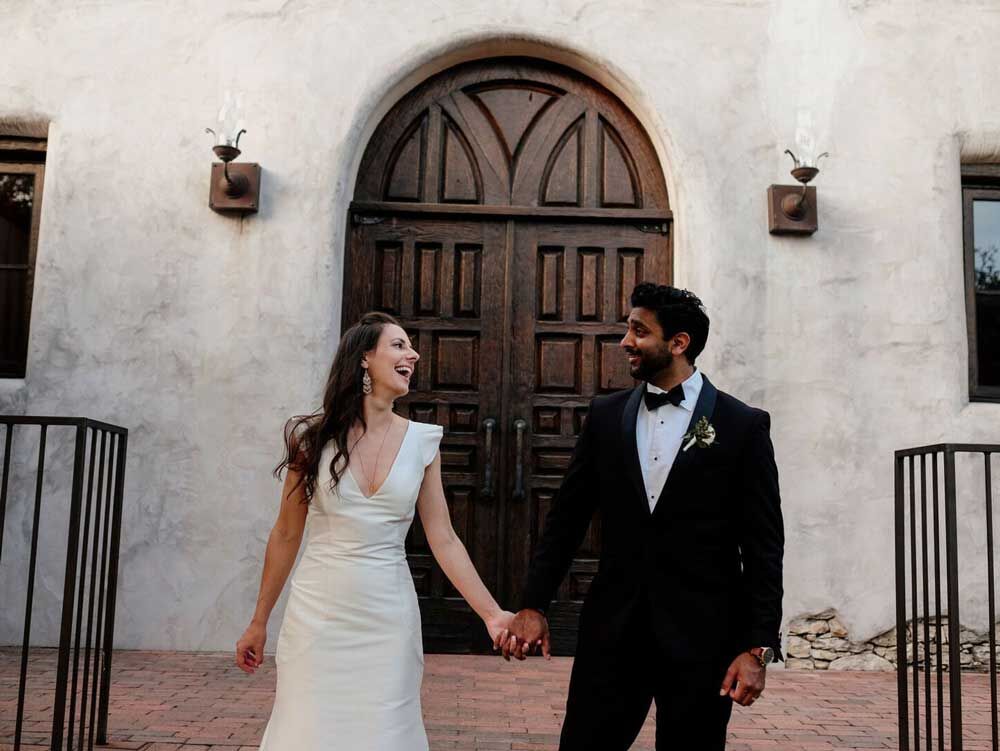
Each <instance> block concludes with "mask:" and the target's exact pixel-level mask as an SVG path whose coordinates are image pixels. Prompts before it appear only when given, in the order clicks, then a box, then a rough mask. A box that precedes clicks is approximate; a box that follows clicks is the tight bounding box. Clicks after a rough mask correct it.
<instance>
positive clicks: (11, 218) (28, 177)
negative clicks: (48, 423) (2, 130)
mask: <svg viewBox="0 0 1000 751" xmlns="http://www.w3.org/2000/svg"><path fill="white" fill-rule="evenodd" d="M44 174H45V142H44V141H39V140H38V139H29V138H23V139H19V138H14V139H10V138H2V137H0V378H24V375H25V364H26V361H27V355H28V323H29V321H30V320H31V293H32V287H33V282H34V276H35V248H36V246H37V244H38V217H39V213H40V208H41V199H42V181H43V178H44Z"/></svg>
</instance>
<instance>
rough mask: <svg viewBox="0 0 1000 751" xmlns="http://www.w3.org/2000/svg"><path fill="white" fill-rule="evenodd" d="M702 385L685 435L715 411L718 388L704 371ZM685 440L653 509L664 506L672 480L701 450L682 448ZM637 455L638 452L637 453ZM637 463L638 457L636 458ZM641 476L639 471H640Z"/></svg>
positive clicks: (710, 417) (709, 418) (695, 447)
mask: <svg viewBox="0 0 1000 751" xmlns="http://www.w3.org/2000/svg"><path fill="white" fill-rule="evenodd" d="M701 377H702V385H701V393H700V394H699V395H698V401H697V403H696V404H695V405H694V412H693V413H692V414H691V420H690V421H689V422H688V426H687V430H685V431H684V434H685V435H687V434H688V433H690V432H691V430H692V429H693V428H694V426H695V425H697V424H698V421H699V420H700V419H701V418H703V417H704V418H706V419H708V420H709V421H711V419H712V413H713V412H715V402H716V399H717V398H718V396H719V391H718V389H716V388H715V386H713V385H712V383H711V381H709V380H708V378H707V377H706V376H705V374H704V373H702V375H701ZM685 443H686V441H682V442H681V447H680V449H678V450H677V457H676V458H675V459H674V463H673V465H672V466H671V467H670V473H669V474H668V475H667V481H666V482H665V483H663V490H662V491H661V493H660V497H659V498H658V499H657V500H656V507H655V508H654V512H655V509H658V508H660V507H661V506H665V505H666V504H665V503H664V499H665V498H668V497H669V494H668V492H667V490H668V489H669V488H670V486H671V484H672V483H673V481H674V480H675V479H676V477H677V475H678V474H680V473H682V472H683V471H684V467H685V466H686V465H687V464H688V462H690V461H691V460H692V459H693V458H694V456H695V452H697V451H702V450H703V449H699V448H698V447H697V446H692V447H691V448H689V449H688V450H687V451H685V450H684V444H685ZM637 456H638V454H637ZM637 463H638V459H637ZM640 477H641V472H640Z"/></svg>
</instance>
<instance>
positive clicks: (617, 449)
mask: <svg viewBox="0 0 1000 751" xmlns="http://www.w3.org/2000/svg"><path fill="white" fill-rule="evenodd" d="M631 302H632V306H633V307H632V311H631V313H630V315H629V317H628V332H627V333H626V334H625V337H624V338H623V339H622V340H621V346H622V348H623V349H624V350H625V354H626V355H627V357H628V362H629V367H630V370H631V373H632V376H633V377H634V378H636V379H640V380H642V381H644V382H645V383H643V384H642V385H640V386H638V387H636V388H635V389H632V390H626V391H620V392H617V393H614V394H609V395H606V396H598V397H596V398H594V400H593V401H592V402H591V404H590V411H589V413H588V416H587V421H586V424H585V426H584V429H583V431H582V433H581V435H580V438H579V440H578V442H577V445H576V450H575V452H574V454H573V460H572V462H571V464H570V467H569V469H568V470H567V473H566V477H565V479H564V480H563V483H562V486H561V488H560V489H559V493H558V495H557V496H556V498H555V500H554V502H553V505H552V509H551V511H550V512H549V514H548V517H547V519H546V522H545V530H544V533H543V535H542V538H541V540H540V542H539V545H538V548H537V551H536V553H535V557H534V560H533V561H532V564H531V569H530V571H529V573H528V579H527V583H526V587H525V594H524V599H523V602H522V607H523V609H522V610H521V611H520V612H519V613H518V614H517V617H516V618H515V619H514V621H513V622H512V624H511V628H510V631H511V634H512V636H511V638H510V640H509V641H507V642H505V643H504V644H503V652H504V656H505V657H507V658H508V659H509V658H510V656H511V655H513V656H514V657H516V658H518V659H524V656H525V655H526V654H528V653H529V652H531V651H532V650H534V649H536V648H537V647H541V650H542V652H543V653H544V654H545V656H546V657H548V656H549V629H548V622H547V620H546V615H545V613H546V609H547V608H548V607H549V604H550V603H551V601H552V598H553V597H554V595H555V592H556V590H557V588H558V587H559V584H560V583H561V582H562V580H563V577H564V576H565V575H566V571H567V569H568V568H569V564H570V561H571V559H572V558H573V555H574V553H575V552H576V549H577V547H578V546H579V544H580V542H581V540H582V538H583V536H584V534H585V533H586V531H587V527H588V526H589V524H590V522H591V519H592V517H593V516H594V514H595V513H598V514H600V519H601V539H602V545H601V559H600V565H599V566H598V571H597V575H596V576H595V577H594V580H593V583H592V584H591V587H590V592H589V593H588V595H587V598H586V601H585V602H584V605H583V611H582V613H581V615H580V627H579V643H578V645H577V651H576V659H575V661H574V664H573V672H572V677H571V680H570V686H569V698H568V701H567V706H566V719H565V721H564V724H563V729H562V738H561V741H560V745H559V749H560V751H624V750H625V749H627V748H629V746H631V745H632V742H633V741H634V740H635V738H636V736H637V735H638V733H639V731H640V729H641V728H642V725H643V722H644V720H645V719H646V715H647V713H648V712H649V707H650V702H651V701H652V700H653V699H655V700H656V748H657V751H665V750H666V749H676V750H677V751H713V750H715V749H724V748H725V745H726V725H727V723H728V722H729V716H730V713H731V711H732V702H733V701H736V702H738V703H739V704H742V705H744V706H749V705H751V704H753V702H754V700H755V699H756V698H757V697H759V696H760V695H761V693H762V692H763V690H764V679H765V672H766V668H767V665H768V663H769V662H771V661H772V660H773V659H775V657H776V656H778V650H779V648H780V641H781V635H780V634H779V632H778V629H779V624H780V622H781V596H782V584H781V565H782V563H781V562H782V553H783V548H784V532H783V525H782V518H781V508H780V502H779V496H778V470H777V467H776V466H775V461H774V449H773V448H772V446H771V439H770V435H769V429H770V417H769V415H768V414H767V413H766V412H763V411H761V410H759V409H755V408H753V407H749V406H747V405H746V404H744V403H743V402H740V401H739V400H737V399H735V398H734V397H732V396H730V395H728V394H726V393H723V392H721V391H718V390H717V389H716V388H715V386H713V385H712V384H711V383H710V382H709V380H708V378H706V377H705V376H704V375H703V374H702V373H701V371H699V370H697V369H696V368H695V366H694V364H695V359H696V358H697V357H698V355H699V354H701V351H702V350H703V349H704V347H705V342H706V340H707V339H708V316H707V315H706V314H705V311H704V308H703V306H702V304H701V301H700V300H699V299H698V298H697V297H695V296H694V295H693V294H691V293H690V292H688V291H686V290H680V289H675V288H673V287H667V286H658V285H655V284H650V283H643V284H640V285H639V286H638V287H636V288H635V290H634V291H633V293H632V298H631ZM778 659H780V657H778Z"/></svg>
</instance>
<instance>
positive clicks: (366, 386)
mask: <svg viewBox="0 0 1000 751" xmlns="http://www.w3.org/2000/svg"><path fill="white" fill-rule="evenodd" d="M364 371H365V374H364V376H363V377H362V378H361V393H363V394H370V393H371V392H372V377H371V376H370V375H368V368H365V369H364Z"/></svg>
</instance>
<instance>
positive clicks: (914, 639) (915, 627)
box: [908, 456, 920, 751]
mask: <svg viewBox="0 0 1000 751" xmlns="http://www.w3.org/2000/svg"><path fill="white" fill-rule="evenodd" d="M908 458H909V470H910V576H911V581H912V583H913V586H912V595H913V597H912V599H911V600H910V602H911V603H913V620H912V621H911V623H912V628H911V629H910V634H911V636H910V639H911V644H912V648H913V748H914V751H920V675H919V673H918V669H919V666H920V659H919V656H918V654H917V647H918V645H919V642H920V638H919V636H920V624H919V622H918V620H917V615H918V613H919V612H920V600H918V599H917V578H918V577H917V487H916V485H917V483H916V478H915V476H914V461H913V457H912V456H910V457H908Z"/></svg>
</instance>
